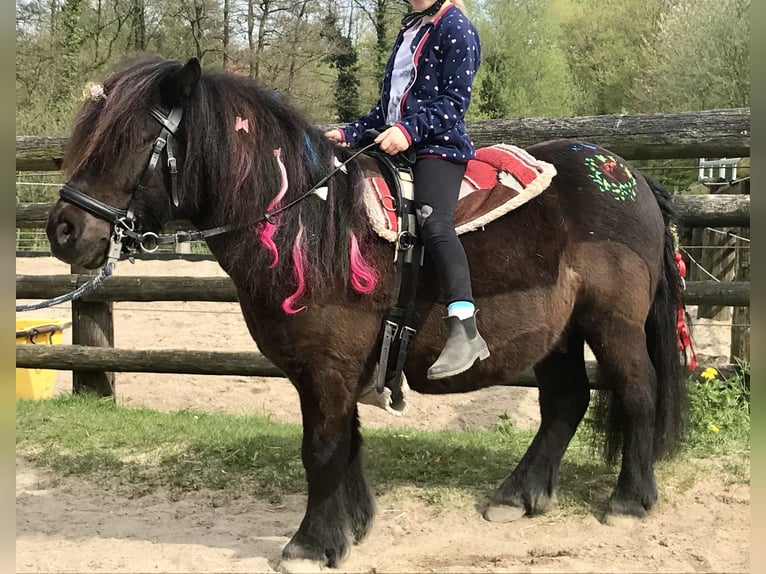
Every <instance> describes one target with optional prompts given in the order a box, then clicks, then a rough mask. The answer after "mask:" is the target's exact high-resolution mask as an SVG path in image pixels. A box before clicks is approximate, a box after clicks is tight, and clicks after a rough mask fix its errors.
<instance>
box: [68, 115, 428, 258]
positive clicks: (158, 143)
mask: <svg viewBox="0 0 766 574" xmlns="http://www.w3.org/2000/svg"><path fill="white" fill-rule="evenodd" d="M151 115H152V117H153V118H154V119H156V120H157V121H158V122H159V123H160V125H161V126H162V129H161V130H160V135H159V136H157V139H156V140H154V145H153V146H152V153H151V156H149V161H148V163H147V164H146V167H145V168H144V171H143V173H142V174H141V179H139V181H138V185H136V187H135V189H134V190H133V194H132V196H131V198H130V203H128V207H127V209H119V208H117V207H112V206H111V205H107V204H106V203H104V202H103V201H100V200H98V199H95V198H93V197H91V196H89V195H86V194H85V193H83V192H82V191H80V190H79V189H77V188H76V187H74V186H73V185H71V184H70V183H69V182H67V183H65V184H64V186H63V187H62V188H61V189H60V190H59V197H60V198H61V199H62V200H63V201H66V202H68V203H71V204H72V205H76V206H77V207H79V208H80V209H83V210H85V211H87V212H88V213H90V214H91V215H95V216H96V217H98V218H100V219H103V220H104V221H108V222H109V223H111V224H112V225H113V226H114V231H113V234H112V237H111V239H110V248H109V254H108V259H109V260H114V261H116V260H118V259H119V257H120V253H122V252H125V253H127V254H128V255H130V252H129V249H128V245H123V241H124V240H125V239H126V238H127V240H128V241H127V243H128V244H129V245H130V246H136V247H138V248H139V249H140V250H141V251H142V252H144V253H153V252H155V251H157V249H158V248H159V246H160V245H162V244H170V243H181V242H186V241H194V240H200V239H202V240H204V239H206V238H208V237H211V236H213V235H220V234H222V233H228V232H230V231H234V230H236V229H240V228H242V227H247V226H251V225H256V224H258V223H260V222H262V221H268V222H270V223H274V219H273V217H274V216H275V215H277V214H279V213H281V212H283V211H285V210H287V209H289V208H291V207H292V206H294V205H296V204H298V203H300V202H301V201H303V200H304V199H306V198H307V197H309V195H311V194H312V193H315V192H316V190H317V188H319V187H320V186H322V185H324V184H325V183H327V181H328V180H329V179H330V178H331V177H332V176H333V175H335V174H336V173H337V172H338V171H340V170H343V171H346V164H348V163H350V162H351V161H353V160H354V159H355V158H356V157H357V156H358V155H360V154H362V153H365V152H366V151H368V150H370V149H371V148H373V147H376V146H377V144H376V143H375V142H374V141H372V139H370V141H368V142H363V143H366V145H363V146H362V147H361V148H359V149H357V150H356V151H355V152H354V153H353V154H352V155H351V156H350V157H349V158H347V159H346V160H345V161H344V162H342V163H341V162H338V163H336V165H335V168H334V169H333V170H332V171H330V173H328V174H327V175H325V176H324V177H323V178H321V179H320V180H319V181H318V182H316V183H315V184H314V185H313V186H312V187H311V188H310V189H309V190H308V191H306V192H304V193H303V194H301V195H300V196H298V197H297V198H296V199H293V200H292V201H290V202H289V203H287V204H285V205H283V206H281V207H280V208H278V209H275V210H274V211H272V212H268V211H267V212H264V214H263V215H262V216H261V217H259V218H258V219H256V220H255V221H253V222H251V223H250V224H248V225H242V224H229V225H222V226H220V227H214V228H211V229H205V230H202V231H180V232H177V233H175V234H172V235H159V234H157V233H155V232H153V231H145V232H143V233H142V232H140V230H138V229H136V216H135V205H136V200H137V199H138V198H139V197H140V195H141V193H143V192H144V191H145V190H146V187H147V186H148V185H149V181H150V180H151V178H152V175H154V172H155V170H156V169H157V165H158V164H159V160H160V157H161V156H162V152H163V151H164V152H165V155H166V157H167V165H168V172H169V173H170V190H169V193H170V200H171V201H172V204H173V207H175V208H177V207H178V206H179V196H178V181H177V180H178V166H177V165H176V158H175V155H174V151H173V137H174V136H176V132H177V131H178V126H179V124H180V123H181V118H182V117H183V108H180V107H175V108H173V109H171V110H170V113H169V114H168V115H165V114H164V113H162V112H161V111H160V110H158V109H156V108H154V109H152V110H151ZM376 134H377V132H376ZM403 157H405V158H406V159H407V162H408V163H410V164H411V163H412V162H413V161H414V158H408V157H407V156H403Z"/></svg>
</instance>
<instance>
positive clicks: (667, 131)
mask: <svg viewBox="0 0 766 574" xmlns="http://www.w3.org/2000/svg"><path fill="white" fill-rule="evenodd" d="M467 124H468V125H467V127H468V130H469V132H470V133H471V135H472V137H473V140H474V142H475V143H476V144H477V146H487V145H492V144H496V143H501V142H509V143H514V144H516V145H519V146H528V145H531V144H534V143H537V142H541V141H546V140H552V139H558V138H573V139H580V140H583V141H588V142H591V143H595V144H598V145H601V146H603V147H605V148H607V149H609V150H611V151H613V152H615V153H617V154H619V155H621V156H622V157H624V158H626V159H629V160H643V159H681V158H699V157H749V156H750V109H749V108H737V109H725V110H705V111H699V112H681V113H672V114H644V115H631V116H627V115H621V114H618V115H604V116H586V117H575V118H523V119H503V120H481V121H473V122H468V123H467ZM318 127H319V128H320V129H326V128H328V127H330V126H318ZM66 143H67V138H66V137H65V136H42V137H26V136H20V137H17V138H16V170H17V171H57V170H59V169H60V168H61V159H62V157H63V152H64V148H65V146H66ZM673 205H674V207H675V209H676V211H677V213H678V215H679V218H680V224H681V226H682V227H683V228H684V229H687V230H688V229H693V228H700V227H743V228H748V227H749V226H750V197H749V195H736V194H731V195H722V194H714V195H695V196H686V195H685V196H680V195H679V196H674V197H673ZM51 206H52V204H46V203H39V204H19V205H17V208H16V226H17V228H20V229H29V228H40V227H44V225H45V222H46V219H47V215H48V212H49V211H50V209H51ZM179 228H180V229H190V228H191V226H190V225H189V224H188V222H183V221H175V222H171V223H170V225H169V226H168V230H169V231H170V230H175V229H179ZM72 271H73V273H72V274H71V275H60V276H50V277H40V276H24V275H19V276H17V282H16V297H17V299H47V298H49V297H53V296H56V295H60V294H62V293H66V292H69V291H70V290H71V289H73V288H74V287H76V286H77V285H79V284H81V283H82V282H83V281H85V280H87V278H88V275H83V274H80V270H78V269H73V270H72ZM738 278H739V276H738ZM742 278H743V279H747V278H749V277H748V276H747V275H744V276H742ZM203 293H204V295H202V294H203ZM684 299H685V302H686V303H687V304H701V303H710V304H715V305H727V306H735V307H737V308H741V309H747V308H748V307H749V304H750V283H749V281H746V280H745V281H733V282H716V281H690V282H689V283H688V284H687V289H686V291H685V293H684ZM168 300H173V301H175V300H188V301H191V300H205V301H236V293H235V291H234V288H233V285H232V283H231V281H230V280H229V279H228V278H212V277H202V278H200V277H193V278H192V277H152V278H147V277H121V276H116V277H112V278H110V279H109V280H108V281H106V282H105V283H104V284H102V285H101V286H100V287H99V288H98V289H97V290H95V291H94V292H92V293H91V294H89V295H88V296H87V297H86V298H85V299H84V300H82V301H76V302H74V303H73V312H72V314H73V316H75V315H77V316H78V317H80V318H83V317H85V318H87V319H88V320H87V321H86V324H82V325H80V323H79V322H78V323H77V324H75V325H73V329H72V340H73V342H74V343H75V344H74V345H17V346H16V364H17V366H18V367H24V368H33V367H41V368H46V367H47V368H54V369H62V370H72V371H74V375H75V388H76V389H77V388H78V383H77V378H78V377H79V376H82V377H83V379H81V380H82V381H83V382H84V386H85V387H88V386H89V385H92V387H91V388H90V389H89V390H91V391H94V392H97V393H99V394H111V393H112V391H113V388H112V387H111V386H110V383H109V381H108V380H104V381H101V382H98V380H99V377H100V378H102V379H103V378H104V375H108V374H110V373H111V372H113V371H140V372H174V373H196V374H238V375H257V376H281V372H280V371H279V370H278V369H277V368H276V367H275V366H274V365H272V364H271V363H270V362H268V360H267V359H265V358H264V357H263V356H262V355H259V354H257V353H215V352H203V351H174V350H169V351H158V350H151V351H134V350H125V349H113V348H108V345H109V343H108V340H109V335H110V333H111V331H110V329H111V326H112V317H111V305H112V302H113V301H168ZM97 315H100V319H94V317H96V316H97ZM97 323H98V325H96V324H97ZM88 325H90V326H91V327H98V329H96V330H95V331H93V329H91V331H93V333H91V332H89V331H88V328H87V327H88ZM81 331H82V332H81ZM94 333H95V334H97V335H98V337H97V339H99V340H101V341H102V343H100V344H104V345H107V347H88V346H83V345H81V344H80V343H84V342H85V343H90V341H91V335H92V334H94ZM103 341H107V342H106V343H104V342H103ZM588 369H589V371H588V373H589V377H590V378H591V380H595V365H592V364H589V365H588ZM92 375H96V377H95V379H94V378H93V377H92ZM94 380H95V381H96V382H93V381H94ZM514 384H518V385H520V386H534V385H535V382H534V379H533V378H532V377H531V376H530V375H522V376H521V377H519V379H518V380H517V381H516V382H514ZM81 388H82V387H81Z"/></svg>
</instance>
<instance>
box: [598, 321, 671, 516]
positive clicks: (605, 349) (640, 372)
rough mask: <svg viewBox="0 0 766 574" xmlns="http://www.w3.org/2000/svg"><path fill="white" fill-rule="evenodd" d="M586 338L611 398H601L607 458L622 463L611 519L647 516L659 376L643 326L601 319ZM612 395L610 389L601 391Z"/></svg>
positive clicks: (653, 495) (653, 487)
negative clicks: (623, 516)
mask: <svg viewBox="0 0 766 574" xmlns="http://www.w3.org/2000/svg"><path fill="white" fill-rule="evenodd" d="M596 324H597V329H595V333H593V336H591V335H589V336H588V343H589V345H590V346H591V349H592V350H593V353H594V354H595V355H596V359H597V361H598V368H599V380H600V381H601V382H602V383H603V384H604V386H605V387H607V388H608V389H610V390H611V393H612V394H611V396H609V395H605V396H602V397H599V401H606V402H602V404H601V405H600V406H602V407H603V406H606V407H607V408H599V409H597V419H598V421H597V422H599V424H600V425H601V426H602V427H604V429H605V431H606V449H605V452H606V458H607V460H612V459H614V458H616V455H617V452H618V451H619V449H620V445H622V464H621V469H620V475H619V477H618V479H617V485H616V487H615V489H614V492H613V493H612V496H611V498H610V501H609V508H608V512H607V516H606V519H607V520H608V519H609V518H610V515H627V516H634V517H637V518H643V517H644V516H646V513H647V511H648V510H649V509H651V507H652V506H653V505H654V503H655V502H656V501H657V484H656V482H655V478H654V465H653V440H654V426H655V410H656V407H655V401H656V396H657V395H656V387H657V377H656V373H655V370H654V366H653V365H652V362H651V359H650V357H649V353H648V351H647V346H646V335H645V332H644V325H643V324H642V323H640V322H638V321H635V322H633V321H630V320H628V319H626V318H624V317H620V316H618V315H612V316H607V315H601V316H600V318H599V319H598V320H597V323H596ZM602 392H609V391H602Z"/></svg>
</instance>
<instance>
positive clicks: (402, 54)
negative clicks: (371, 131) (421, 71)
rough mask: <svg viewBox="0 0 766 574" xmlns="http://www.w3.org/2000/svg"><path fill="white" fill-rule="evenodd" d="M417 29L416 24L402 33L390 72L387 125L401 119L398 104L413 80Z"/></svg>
mask: <svg viewBox="0 0 766 574" xmlns="http://www.w3.org/2000/svg"><path fill="white" fill-rule="evenodd" d="M419 29H420V24H416V25H414V26H412V28H409V29H408V30H407V31H406V32H404V39H403V40H402V43H401V45H400V46H399V49H398V50H397V51H396V56H395V58H394V69H393V70H392V71H391V88H390V90H389V92H390V96H389V99H388V113H387V114H386V122H387V123H388V125H393V124H395V123H396V122H398V121H399V120H400V119H402V118H401V115H400V110H399V104H400V103H401V101H402V97H403V96H404V92H405V91H407V87H408V86H409V85H410V82H411V81H412V80H413V79H414V72H415V61H414V59H413V53H412V41H413V40H414V39H415V35H416V34H417V33H418V30H419Z"/></svg>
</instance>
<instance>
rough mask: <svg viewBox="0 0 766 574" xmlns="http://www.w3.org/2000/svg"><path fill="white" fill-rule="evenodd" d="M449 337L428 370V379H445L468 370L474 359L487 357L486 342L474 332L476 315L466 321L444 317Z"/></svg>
mask: <svg viewBox="0 0 766 574" xmlns="http://www.w3.org/2000/svg"><path fill="white" fill-rule="evenodd" d="M444 323H445V325H446V326H447V329H448V330H449V337H448V338H447V343H446V344H445V345H444V349H443V350H442V352H441V355H439V358H438V359H436V362H435V363H434V364H433V365H431V367H430V368H429V369H428V375H427V376H428V378H429V379H445V378H447V377H453V376H455V375H457V374H460V373H462V372H463V371H467V370H468V369H470V368H471V367H472V366H473V364H474V363H475V362H476V359H479V360H483V359H486V358H487V357H489V348H488V347H487V342H486V341H485V340H484V339H483V337H482V336H481V335H479V332H478V331H477V330H476V313H474V314H473V316H472V317H469V318H468V319H463V320H460V319H458V318H457V317H445V319H444Z"/></svg>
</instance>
